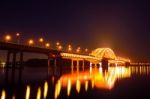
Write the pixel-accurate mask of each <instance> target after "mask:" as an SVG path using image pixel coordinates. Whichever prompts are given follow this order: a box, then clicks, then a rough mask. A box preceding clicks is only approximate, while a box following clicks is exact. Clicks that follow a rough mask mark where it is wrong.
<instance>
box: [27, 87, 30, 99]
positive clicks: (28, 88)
mask: <svg viewBox="0 0 150 99" xmlns="http://www.w3.org/2000/svg"><path fill="white" fill-rule="evenodd" d="M26 99H30V86H29V85H27V89H26Z"/></svg>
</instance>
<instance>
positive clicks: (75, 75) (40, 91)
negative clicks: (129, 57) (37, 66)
mask: <svg viewBox="0 0 150 99" xmlns="http://www.w3.org/2000/svg"><path fill="white" fill-rule="evenodd" d="M71 70H72V69H71ZM149 74H150V67H148V66H139V67H134V66H132V67H124V66H120V67H119V66H118V67H109V68H108V70H103V69H102V68H101V67H99V68H92V67H90V68H89V69H88V70H85V71H80V70H79V69H77V71H71V72H70V73H67V74H62V75H60V77H55V76H52V77H50V78H48V79H47V80H45V81H44V82H43V84H42V85H41V84H40V85H38V87H37V89H35V90H36V91H34V92H36V93H35V94H36V99H47V98H48V97H50V96H48V94H49V93H50V90H51V89H50V88H52V87H50V86H54V87H53V88H54V89H53V90H52V91H53V98H55V99H57V98H58V97H59V96H60V94H61V92H64V89H65V91H66V92H65V93H66V96H68V97H70V95H71V94H72V92H71V91H72V90H74V89H73V88H75V89H76V94H79V93H80V92H81V87H84V91H85V92H88V90H89V88H92V89H93V88H97V89H105V90H111V89H113V88H114V87H115V82H116V81H117V80H118V79H119V80H121V79H124V78H130V77H132V75H149ZM25 86H26V87H25V88H26V89H25V93H24V94H25V95H24V96H25V99H31V95H32V94H31V93H33V92H32V91H33V90H32V85H30V83H29V84H27V85H25ZM116 86H117V85H116ZM8 91H9V90H5V88H4V89H1V98H0V99H8V98H6V97H7V93H9V92H8ZM73 92H74V91H73ZM11 97H12V98H11V99H15V98H16V97H17V96H15V93H13V95H12V96H11Z"/></svg>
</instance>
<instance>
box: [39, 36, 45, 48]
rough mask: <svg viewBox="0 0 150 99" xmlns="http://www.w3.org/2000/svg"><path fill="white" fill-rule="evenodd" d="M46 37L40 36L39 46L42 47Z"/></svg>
mask: <svg viewBox="0 0 150 99" xmlns="http://www.w3.org/2000/svg"><path fill="white" fill-rule="evenodd" d="M43 42H44V39H43V38H42V37H40V38H39V43H40V44H39V46H40V47H42V46H44V45H43Z"/></svg>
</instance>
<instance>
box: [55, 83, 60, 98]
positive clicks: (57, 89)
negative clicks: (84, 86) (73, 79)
mask: <svg viewBox="0 0 150 99" xmlns="http://www.w3.org/2000/svg"><path fill="white" fill-rule="evenodd" d="M60 91H61V82H60V80H58V81H57V83H56V86H55V93H54V98H55V99H57V98H58V96H59V94H60Z"/></svg>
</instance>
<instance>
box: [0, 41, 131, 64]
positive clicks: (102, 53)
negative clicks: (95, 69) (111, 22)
mask: <svg viewBox="0 0 150 99" xmlns="http://www.w3.org/2000/svg"><path fill="white" fill-rule="evenodd" d="M0 50H7V51H8V52H7V59H6V64H7V65H8V63H9V62H10V57H11V54H12V56H13V58H12V66H14V67H15V64H16V57H17V54H18V53H19V56H20V62H19V63H20V65H22V62H23V53H24V52H29V53H40V54H44V55H46V56H47V57H48V66H49V65H50V60H51V59H53V60H54V65H58V64H57V62H58V63H59V61H60V60H63V59H69V60H71V66H74V65H76V66H84V65H85V63H86V62H88V64H89V65H91V64H94V65H97V64H98V65H109V64H120V63H121V64H126V63H130V60H129V59H125V58H121V57H118V56H116V55H115V53H114V52H113V50H112V49H110V48H97V49H95V50H93V51H92V52H91V53H89V54H79V53H69V52H65V51H59V50H54V49H48V48H40V47H35V46H28V45H18V44H13V43H6V42H0ZM61 63H62V62H61Z"/></svg>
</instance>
